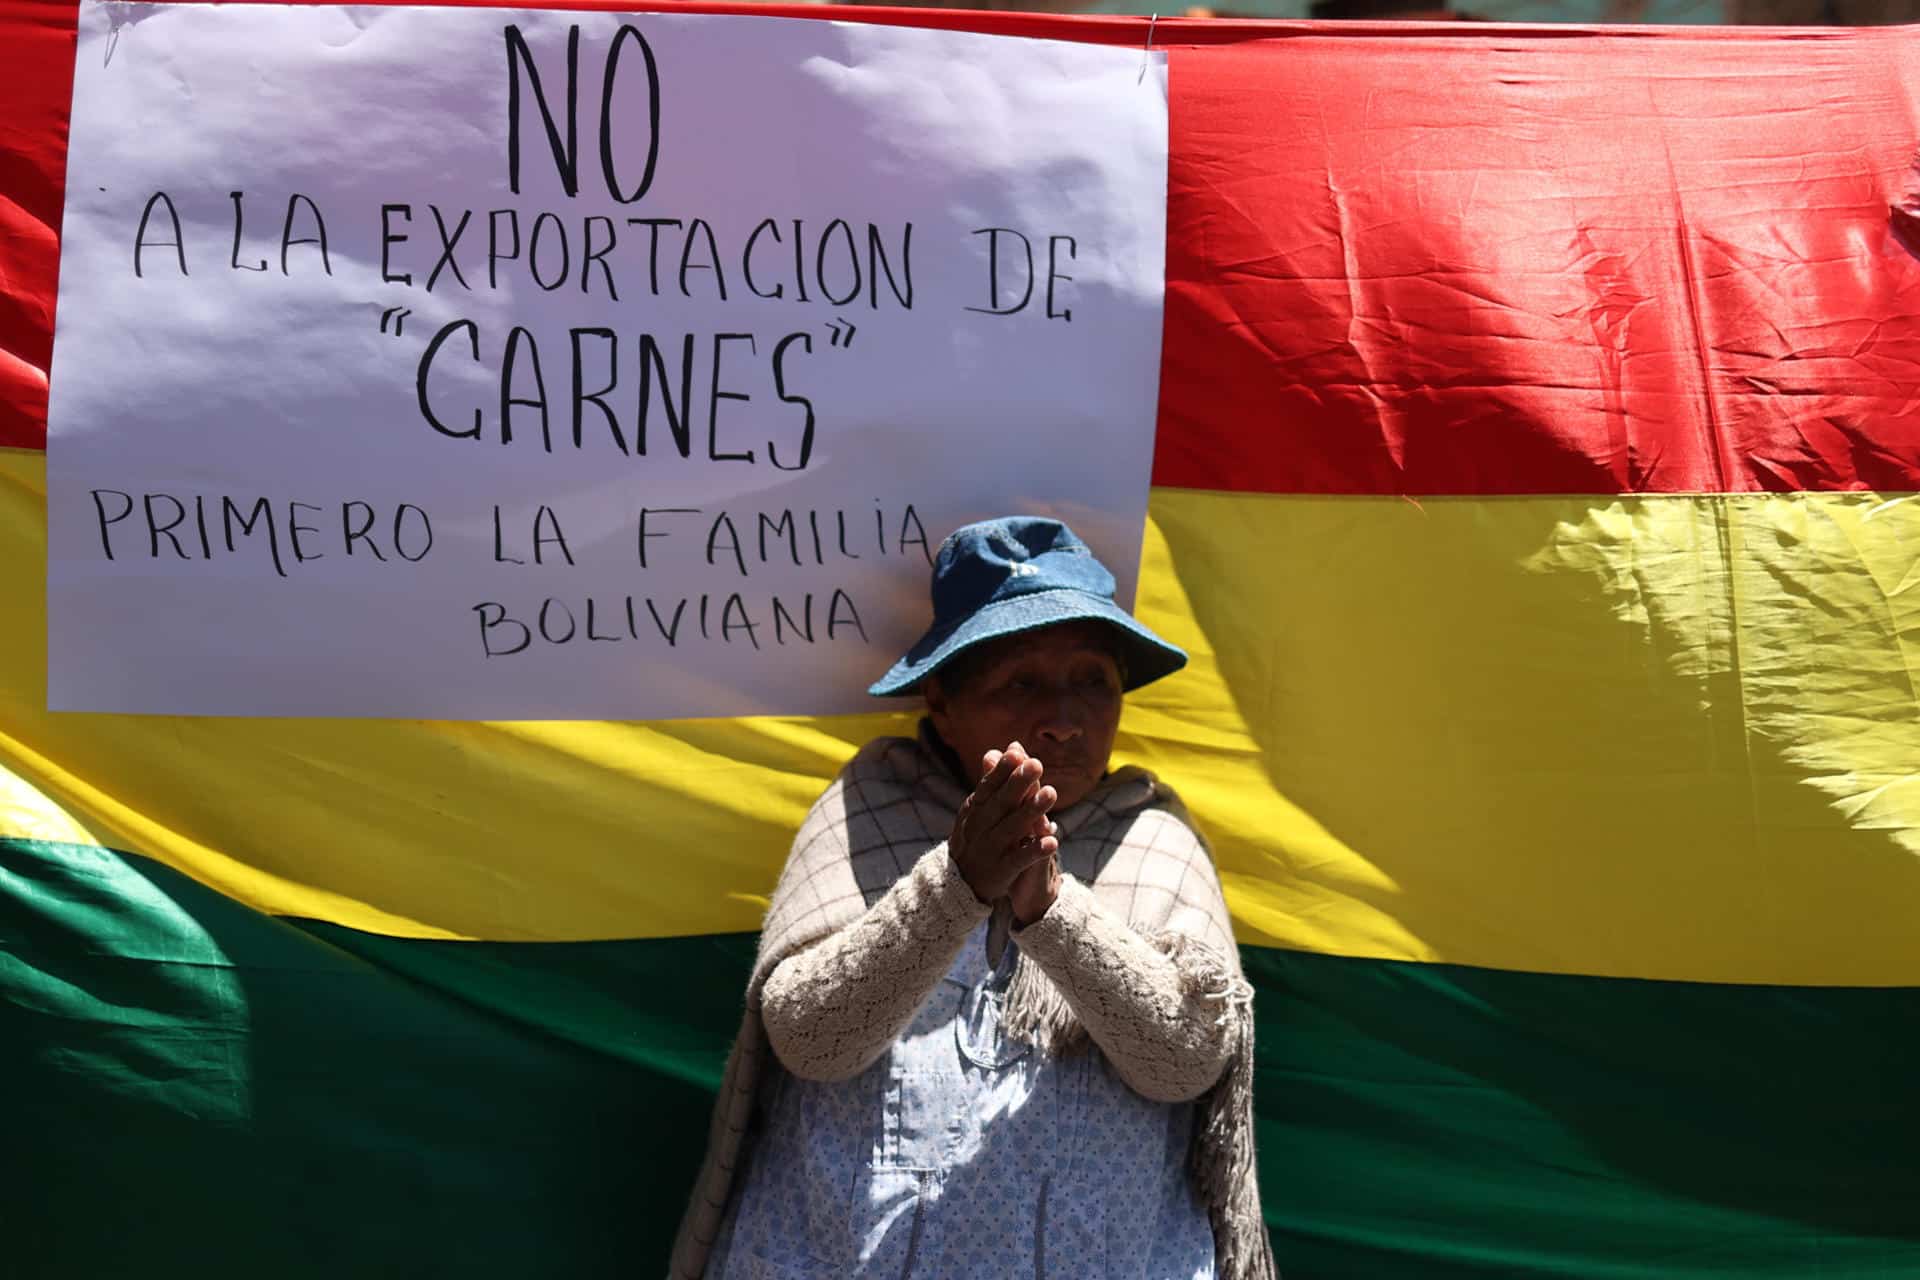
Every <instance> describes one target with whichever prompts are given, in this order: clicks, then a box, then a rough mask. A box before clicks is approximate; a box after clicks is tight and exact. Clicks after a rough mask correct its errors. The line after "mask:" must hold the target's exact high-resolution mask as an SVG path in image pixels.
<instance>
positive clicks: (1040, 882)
mask: <svg viewBox="0 0 1920 1280" xmlns="http://www.w3.org/2000/svg"><path fill="white" fill-rule="evenodd" d="M1059 896H1060V855H1059V854H1057V853H1056V854H1052V855H1050V856H1048V857H1046V858H1043V859H1041V860H1040V861H1039V862H1036V863H1034V864H1033V865H1032V866H1030V867H1028V868H1027V869H1026V870H1025V871H1022V872H1021V873H1020V874H1019V876H1018V877H1016V878H1015V879H1014V882H1013V887H1012V888H1011V889H1008V890H1007V901H1008V902H1009V903H1011V904H1012V906H1013V920H1014V923H1015V924H1017V925H1018V926H1020V927H1021V928H1023V929H1024V928H1026V927H1027V926H1028V925H1030V924H1032V923H1033V922H1034V921H1036V920H1038V919H1039V918H1040V917H1041V916H1044V915H1045V914H1047V910H1048V909H1049V908H1050V907H1052V906H1053V900H1054V899H1055V898H1057V897H1059Z"/></svg>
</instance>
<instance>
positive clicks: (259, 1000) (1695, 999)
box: [0, 840, 1920, 1280]
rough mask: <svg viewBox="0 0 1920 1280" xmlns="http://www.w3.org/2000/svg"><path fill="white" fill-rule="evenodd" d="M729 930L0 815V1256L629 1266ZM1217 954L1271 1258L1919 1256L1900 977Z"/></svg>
mask: <svg viewBox="0 0 1920 1280" xmlns="http://www.w3.org/2000/svg"><path fill="white" fill-rule="evenodd" d="M752 953H753V939H752V937H751V936H748V935H733V936H726V937H712V938H693V939H669V940H654V941H635V942H605V943H555V944H510V943H463V942H432V941H420V940H407V939H395V938H388V937H383V936H377V935H371V934H365V933H359V932H356V931H353V930H349V929H345V928H342V927H339V926H335V925H320V924H311V923H305V922H300V921H291V920H283V919H275V918H272V917H267V916H262V915H259V914H258V913H255V912H253V911H251V910H249V909H247V908H244V907H242V906H240V905H238V904H236V903H234V902H232V901H231V900H229V899H226V898H224V897H222V896H220V895H219V894H217V893H214V892H212V891H211V890H208V889H206V888H204V887H202V886H200V885H199V884H197V883H196V882H194V881H191V880H189V879H187V878H185V877H182V876H180V875H178V874H177V873H175V872H172V871H170V870H168V869H166V868H164V867H162V866H160V865H159V864H157V863H153V862H150V861H147V860H144V859H141V858H137V857H130V856H124V855H121V854H118V853H113V852H111V851H106V850H100V849H94V848H87V847H82V846H75V845H63V844H53V843H48V842H36V841H18V840H16V841H0V1044H4V1045H6V1046H7V1050H6V1051H5V1052H4V1053H0V1084H4V1086H5V1087H6V1088H7V1090H8V1096H9V1097H10V1099H11V1100H12V1102H13V1107H12V1109H11V1113H10V1116H11V1123H10V1125H9V1133H8V1138H7V1142H8V1155H9V1157H10V1162H11V1163H12V1165H13V1168H14V1169H15V1170H16V1171H17V1175H24V1176H16V1177H15V1178H14V1180H13V1181H14V1182H15V1189H14V1190H13V1192H12V1193H11V1197H10V1202H9V1209H10V1212H9V1213H8V1215H7V1216H8V1219H9V1230H8V1233H7V1238H6V1240H5V1242H4V1244H0V1249H4V1251H5V1253H4V1256H5V1259H6V1263H7V1266H6V1269H5V1270H6V1273H7V1274H9V1275H15V1276H55V1275H58V1276H109V1275H111V1276H120V1275H128V1276H136V1275H173V1274H184V1273H188V1272H192V1273H194V1274H204V1275H243V1274H262V1275H273V1276H276V1277H305V1276H314V1277H321V1276H325V1277H328V1278H329V1280H337V1277H340V1276H343V1275H351V1276H356V1277H358V1276H370V1275H407V1276H433V1275H447V1276H460V1277H467V1278H470V1277H491V1276H500V1277H509V1276H511V1277H514V1278H515V1280H519V1278H521V1277H526V1276H540V1277H570V1276H582V1277H585V1276H609V1275H617V1274H638V1275H649V1274H653V1273H654V1271H655V1270H656V1268H657V1265H658V1263H659V1261H660V1259H661V1258H662V1257H663V1256H664V1252H665V1248H666V1244H667V1241H668V1239H669V1237H670V1236H671V1233H672V1230H673V1227H674V1224H675V1221H676V1218H677V1215H678V1212H679V1209H680V1204H681V1198H682V1196H683V1194H684V1190H685V1187H686V1186H687V1184H688V1181H689V1179H690V1176H691V1172H692V1168H693V1166H694V1163H695V1162H696V1160H697V1158H698V1155H699V1149H700V1143H701V1141H702V1140H703V1138H704V1132H705V1123H706V1111H707V1105H708V1100H709V1097H710V1093H709V1091H710V1089H711V1088H712V1087H713V1085H714V1083H715V1082H716V1081H717V1078H718V1072H719V1066H720V1062H721V1059H722V1056H723V1054H724V1052H725V1049H726V1043H727V1038H728V1036H729V1035H730V1034H731V1032H732V1028H733V1024H734V1020H735V1018H736V1016H737V1010H738V1000H739V991H740V986H741V984H742V982H743V980H744V977H745V973H746V969H747V967H748V965H749V963H750V962H751V959H752ZM1245 958H1246V961H1247V964H1248V969H1249V973H1250V975H1251V976H1252V977H1253V979H1254V982H1255V984H1256V987H1257V989H1258V992H1259V997H1258V1010H1259V1023H1260V1026H1259V1034H1260V1082H1259V1095H1258V1096H1259V1103H1260V1141H1261V1157H1262V1177H1263V1179H1264V1190H1265V1194H1266V1197H1267V1212H1268V1217H1269V1220H1270V1221H1271V1222H1272V1224H1273V1226H1274V1230H1275V1233H1276V1236H1275V1239H1276V1245H1277V1248H1278V1252H1279V1254H1280V1257H1281V1261H1282V1264H1283V1266H1284V1268H1285V1271H1286V1274H1287V1276H1288V1277H1289V1280H1311V1278H1313V1277H1326V1278H1327V1280H1369V1278H1373V1277H1378V1278H1379V1280H1448V1278H1451V1277H1481V1276H1486V1277H1492V1276H1513V1275H1554V1276H1563V1277H1573V1278H1576V1280H1615V1278H1624V1277H1636V1278H1638V1277H1668V1276H1672V1277H1693V1276H1701V1277H1705V1276H1738V1277H1780V1278H1782V1280H1785V1278H1788V1277H1791V1278H1792V1280H1802V1278H1803V1277H1873V1278H1879V1277H1886V1278H1889V1280H1891V1278H1892V1277H1896V1276H1897V1277H1912V1276H1915V1275H1920V1213H1916V1211H1915V1206H1916V1205H1920V1160H1916V1159H1915V1158H1914V1152H1915V1151H1917V1150H1920V1106H1916V1104H1915V1103H1914V1102H1913V1086H1912V1081H1913V1076H1914V1071H1913V1064H1914V1063H1915V1062H1916V1061H1920V991H1916V990H1912V989H1872V990H1867V989H1846V988H1819V989H1815V988H1781V987H1752V986H1739V987H1734V986H1714V985H1705V984H1686V983H1661V982H1640V981H1631V980H1621V979H1605V978H1578V977H1565V976H1558V975H1535V974H1519V973H1509V972H1500V971H1494V970H1483V969H1469V968H1464V967H1456V966H1448V965H1434V964H1428V965H1422V964H1411V963H1399V962H1386V961H1376V960H1363V959H1351V958H1338V957H1326V956H1315V955H1309V954H1305V953H1297V952H1287V951H1276V950H1267V949H1255V948H1249V949H1247V951H1246V954H1245Z"/></svg>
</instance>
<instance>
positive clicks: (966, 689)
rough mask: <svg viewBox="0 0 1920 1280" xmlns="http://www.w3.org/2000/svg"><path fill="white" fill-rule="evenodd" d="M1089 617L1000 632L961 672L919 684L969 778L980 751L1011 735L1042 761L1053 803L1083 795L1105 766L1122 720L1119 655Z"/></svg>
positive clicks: (997, 747)
mask: <svg viewBox="0 0 1920 1280" xmlns="http://www.w3.org/2000/svg"><path fill="white" fill-rule="evenodd" d="M1107 635H1108V632H1107V629H1106V628H1105V627H1104V626H1103V625H1102V624H1100V623H1097V622H1071V623H1062V624H1061V625H1059V626H1053V627H1047V628H1044V629H1043V630H1040V631H1029V632H1026V633H1024V634H1022V635H1015V636H1007V637H1005V638H1003V639H1000V640H994V641H989V642H988V643H987V644H985V645H983V646H982V648H981V651H980V653H979V655H978V656H977V657H975V656H974V655H972V654H969V655H968V661H967V662H966V663H965V666H964V673H963V674H962V675H961V677H960V678H959V679H958V680H957V681H954V682H953V683H951V684H949V683H947V682H945V681H942V680H941V678H940V676H939V675H934V676H930V677H929V678H928V680H927V684H926V699H927V714H928V716H929V717H930V718H931V719H932V720H933V727H934V728H935V729H937V730H939V731H940V736H941V737H942V738H944V739H945V740H946V743H947V745H948V746H950V747H952V748H953V749H954V751H955V752H956V753H957V754H958V755H959V757H960V763H961V766H962V767H963V768H965V769H966V770H967V772H968V775H969V776H970V777H971V776H973V775H975V774H977V772H978V771H979V768H980V757H981V756H983V755H985V754H986V753H987V752H989V751H1002V750H1005V749H1006V747H1007V746H1008V744H1010V743H1014V742H1018V743H1019V744H1020V745H1021V746H1023V747H1025V748H1026V750H1027V754H1029V755H1031V756H1034V757H1035V758H1037V759H1038V760H1039V761H1040V763H1041V764H1042V765H1043V766H1045V768H1046V775H1045V777H1044V778H1043V779H1042V781H1044V782H1046V783H1049V784H1051V785H1052V787H1053V789H1054V790H1055V791H1056V792H1058V793H1059V796H1060V798H1059V801H1058V802H1057V803H1056V804H1055V806H1054V807H1055V808H1056V809H1064V808H1066V807H1067V806H1068V805H1070V804H1073V803H1075V802H1076V801H1079V800H1081V799H1083V798H1084V797H1085V796H1086V794H1087V793H1088V792H1089V791H1091V790H1093V787H1094V784H1095V783H1097V782H1099V781H1100V779H1101V777H1102V776H1103V775H1104V774H1105V773H1106V771H1107V760H1108V758H1109V757H1110V756H1112V754H1113V736H1114V733H1115V732H1116V731H1117V730H1118V729H1119V727H1120V685H1121V678H1120V664H1119V663H1118V662H1116V661H1115V660H1114V657H1113V654H1112V652H1111V650H1110V649H1109V648H1108V646H1107V644H1106V637H1107Z"/></svg>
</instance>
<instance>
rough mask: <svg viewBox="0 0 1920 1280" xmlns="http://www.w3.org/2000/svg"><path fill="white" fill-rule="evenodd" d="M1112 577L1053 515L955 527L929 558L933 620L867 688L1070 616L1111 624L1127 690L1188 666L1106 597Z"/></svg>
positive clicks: (924, 673)
mask: <svg viewBox="0 0 1920 1280" xmlns="http://www.w3.org/2000/svg"><path fill="white" fill-rule="evenodd" d="M1113 588H1114V581H1113V575H1112V574H1111V573H1109V572H1108V571H1107V568H1106V566H1105V565H1103V564H1101V563H1100V562H1099V561H1098V560H1097V559H1095V558H1094V556H1093V552H1092V551H1091V550H1090V549H1089V548H1088V547H1087V545H1086V544H1085V543H1083V542H1081V541H1080V539H1079V538H1077V537H1075V536H1074V534H1073V531H1072V530H1071V529H1068V528H1067V526H1066V525H1064V524H1062V523H1060V522H1059V521H1058V520H1047V519H1041V518H1038V517H1012V518H1007V519H1002V520H988V521H982V522H981V523H979V524H972V525H967V526H966V527H964V528H962V529H958V530H956V531H955V532H954V533H953V534H952V535H951V536H949V537H948V538H947V540H946V541H945V542H943V543H941V545H940V551H939V554H938V555H937V556H936V557H935V559H934V572H933V602H934V623H933V626H932V627H931V628H929V629H928V631H927V633H926V634H925V635H923V636H921V637H920V639H919V640H918V641H917V642H916V643H915V644H914V646H913V647H912V648H911V649H909V650H908V651H907V653H906V656H904V657H902V658H901V659H900V661H898V662H896V663H894V664H893V668H892V669H891V670H889V671H888V672H887V674H886V675H884V676H882V677H881V678H880V679H879V680H877V681H875V682H874V683H873V684H872V685H871V686H870V687H869V688H868V690H867V692H869V693H871V694H874V695H876V696H878V697H895V696H899V695H902V694H909V693H912V692H914V691H915V690H916V689H918V688H919V686H920V682H921V681H923V680H925V679H926V678H927V677H928V676H930V675H932V674H933V673H934V672H936V671H938V670H939V669H940V668H941V667H943V666H945V665H946V664H947V663H949V662H951V661H952V660H953V659H954V658H956V657H957V656H959V655H960V654H961V653H963V652H965V651H966V650H968V649H971V648H973V647H974V646H975V645H979V644H983V643H985V642H987V641H989V640H998V639H1000V638H1001V637H1003V636H1011V635H1019V634H1020V633H1022V632H1026V631H1038V630H1040V629H1042V628H1044V627H1051V626H1057V625H1059V624H1061V623H1067V622H1099V623H1103V624H1105V625H1106V626H1108V627H1110V628H1111V629H1112V630H1113V633H1114V638H1115V640H1116V641H1118V644H1119V649H1120V653H1121V656H1122V659H1123V665H1124V668H1125V677H1126V678H1125V682H1124V688H1125V689H1127V690H1133V689H1138V688H1139V687H1140V686H1142V685H1145V684H1151V683H1152V682H1153V681H1155V680H1158V679H1160V678H1161V677H1162V676H1167V675H1171V674H1173V673H1174V672H1175V671H1178V670H1179V669H1180V668H1182V667H1184V666H1186V665H1187V655H1186V651H1185V650H1183V649H1180V648H1178V647H1177V646H1175V645H1171V644H1168V643H1167V642H1166V641H1165V640H1162V639H1161V638H1160V637H1159V636H1157V635H1155V634H1154V633H1153V632H1152V631H1150V630H1148V629H1147V628H1146V627H1144V626H1142V625H1141V624H1140V623H1139V622H1138V621H1136V620H1135V619H1134V618H1133V616H1132V615H1131V614H1129V613H1128V612H1127V611H1126V610H1125V609H1122V608H1121V607H1120V606H1119V605H1118V604H1116V603H1115V602H1114V599H1113Z"/></svg>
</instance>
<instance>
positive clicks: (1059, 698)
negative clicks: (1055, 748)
mask: <svg viewBox="0 0 1920 1280" xmlns="http://www.w3.org/2000/svg"><path fill="white" fill-rule="evenodd" d="M1075 710H1076V705H1075V703H1074V700H1073V699H1072V698H1070V697H1068V696H1066V695H1064V694H1062V695H1056V696H1055V697H1054V699H1053V704H1052V705H1051V706H1050V707H1048V708H1046V710H1045V712H1044V714H1043V715H1042V716H1041V719H1040V723H1039V725H1038V726H1036V728H1037V730H1038V732H1037V734H1036V736H1037V737H1039V738H1040V739H1041V740H1042V741H1044V742H1072V741H1073V740H1074V739H1075V738H1077V737H1079V736H1080V735H1081V733H1082V732H1083V730H1082V728H1081V725H1080V717H1079V716H1078V715H1076V714H1074V713H1075Z"/></svg>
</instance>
